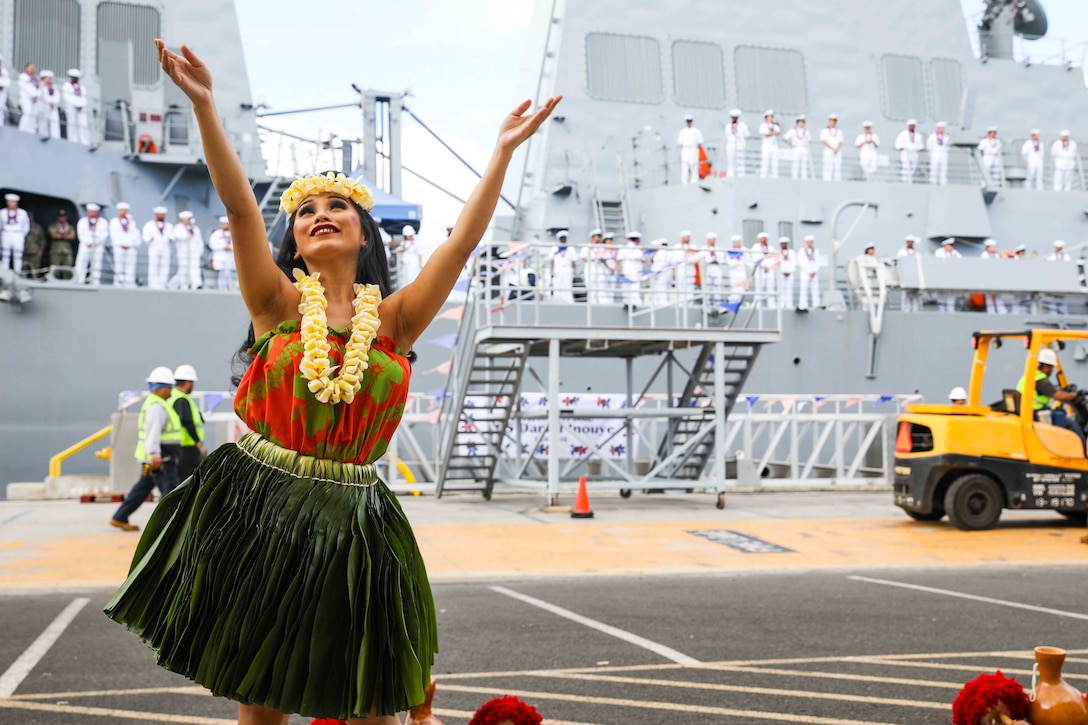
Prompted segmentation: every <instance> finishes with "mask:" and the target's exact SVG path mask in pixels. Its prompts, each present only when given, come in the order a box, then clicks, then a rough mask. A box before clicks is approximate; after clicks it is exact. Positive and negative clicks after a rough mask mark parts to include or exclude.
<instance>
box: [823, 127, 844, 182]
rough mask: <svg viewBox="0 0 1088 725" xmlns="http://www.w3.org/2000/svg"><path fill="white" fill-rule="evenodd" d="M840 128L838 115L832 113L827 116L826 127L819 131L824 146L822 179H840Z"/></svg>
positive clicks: (841, 140)
mask: <svg viewBox="0 0 1088 725" xmlns="http://www.w3.org/2000/svg"><path fill="white" fill-rule="evenodd" d="M845 141H846V139H844V138H843V135H842V129H841V128H839V115H838V114H837V113H832V114H831V115H830V116H828V117H827V128H825V129H824V130H823V131H820V145H822V146H823V147H824V160H823V174H824V181H842V146H843V143H845Z"/></svg>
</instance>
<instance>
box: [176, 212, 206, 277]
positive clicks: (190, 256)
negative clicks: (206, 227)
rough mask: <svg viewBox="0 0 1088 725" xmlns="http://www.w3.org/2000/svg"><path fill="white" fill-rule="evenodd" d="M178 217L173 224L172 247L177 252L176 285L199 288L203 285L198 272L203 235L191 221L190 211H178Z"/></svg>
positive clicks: (202, 250) (201, 255)
mask: <svg viewBox="0 0 1088 725" xmlns="http://www.w3.org/2000/svg"><path fill="white" fill-rule="evenodd" d="M178 219H179V221H178V223H177V224H176V225H175V226H174V248H175V249H176V250H177V253H178V273H177V277H176V279H177V283H176V285H177V287H178V288H179V289H200V288H201V287H203V286H204V276H203V275H202V274H201V273H200V261H201V258H202V257H203V256H204V237H203V236H201V234H200V227H198V226H197V225H196V224H194V223H193V213H192V212H191V211H188V210H186V211H182V212H178Z"/></svg>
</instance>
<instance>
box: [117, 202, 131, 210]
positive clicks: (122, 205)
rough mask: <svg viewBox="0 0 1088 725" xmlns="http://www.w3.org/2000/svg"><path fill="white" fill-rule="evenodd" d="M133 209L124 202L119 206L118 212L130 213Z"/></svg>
mask: <svg viewBox="0 0 1088 725" xmlns="http://www.w3.org/2000/svg"><path fill="white" fill-rule="evenodd" d="M131 208H132V207H131V206H129V205H128V202H127V201H122V202H120V203H118V204H117V211H128V210H129V209H131Z"/></svg>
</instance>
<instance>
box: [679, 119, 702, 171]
mask: <svg viewBox="0 0 1088 725" xmlns="http://www.w3.org/2000/svg"><path fill="white" fill-rule="evenodd" d="M676 145H677V146H679V147H680V183H681V184H694V183H695V182H696V181H698V180H699V147H700V146H702V145H703V133H702V131H700V130H699V129H697V128H695V119H694V118H693V117H691V116H684V128H682V129H680V134H679V136H677V137H676Z"/></svg>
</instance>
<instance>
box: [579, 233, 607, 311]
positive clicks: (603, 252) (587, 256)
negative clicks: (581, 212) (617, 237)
mask: <svg viewBox="0 0 1088 725" xmlns="http://www.w3.org/2000/svg"><path fill="white" fill-rule="evenodd" d="M610 256H611V253H610V250H609V249H608V248H606V247H605V245H604V244H603V243H602V237H601V230H600V229H594V230H592V231H591V232H590V233H589V246H588V247H582V268H583V269H584V270H585V273H586V300H587V301H588V302H589V303H590V304H594V305H598V304H611V303H612V288H611V284H609V283H610V279H609V277H610V275H609V268H608V265H609V263H611V262H612V260H611V259H610Z"/></svg>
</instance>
